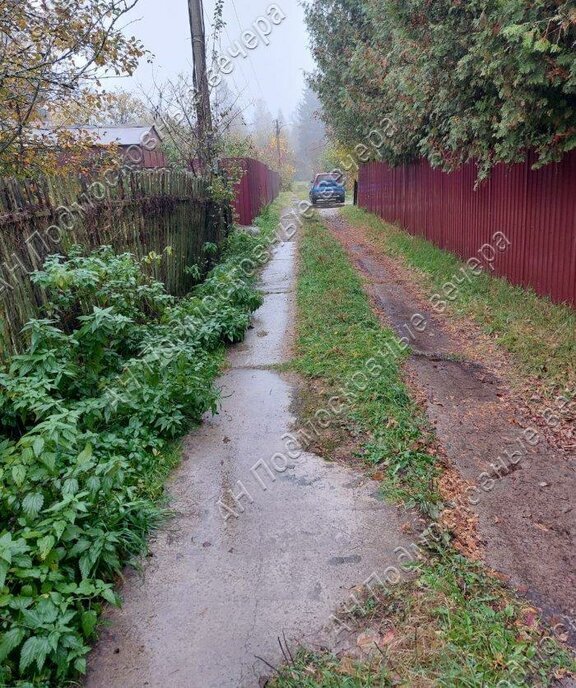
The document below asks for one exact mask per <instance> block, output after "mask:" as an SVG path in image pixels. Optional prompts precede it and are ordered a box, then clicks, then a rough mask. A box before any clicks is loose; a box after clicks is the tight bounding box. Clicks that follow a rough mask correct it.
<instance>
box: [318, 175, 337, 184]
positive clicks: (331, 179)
mask: <svg viewBox="0 0 576 688" xmlns="http://www.w3.org/2000/svg"><path fill="white" fill-rule="evenodd" d="M316 184H339V181H338V179H337V178H336V177H335V176H334V175H333V174H319V175H318V176H317V177H316Z"/></svg>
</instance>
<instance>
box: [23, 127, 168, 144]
mask: <svg viewBox="0 0 576 688" xmlns="http://www.w3.org/2000/svg"><path fill="white" fill-rule="evenodd" d="M56 131H67V132H70V133H74V132H78V133H79V134H80V133H85V134H87V135H88V136H90V137H91V138H92V139H93V140H94V143H95V144H96V145H100V146H110V145H111V144H116V145H118V146H139V145H141V144H142V141H143V138H144V136H146V135H147V134H149V133H150V132H153V133H154V134H155V135H156V136H157V137H158V139H160V140H161V139H162V137H161V136H160V134H159V133H158V131H157V130H156V128H155V127H154V126H138V127H112V126H106V127H94V126H91V125H77V126H73V127H43V128H39V129H35V130H34V132H33V133H34V134H35V135H37V136H51V135H52V134H54V132H56Z"/></svg>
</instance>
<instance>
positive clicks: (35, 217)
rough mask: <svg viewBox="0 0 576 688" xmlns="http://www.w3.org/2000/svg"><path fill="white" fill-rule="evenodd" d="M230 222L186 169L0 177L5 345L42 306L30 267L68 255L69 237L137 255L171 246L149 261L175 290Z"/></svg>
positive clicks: (0, 306)
mask: <svg viewBox="0 0 576 688" xmlns="http://www.w3.org/2000/svg"><path fill="white" fill-rule="evenodd" d="M229 222H230V211H229V210H228V209H227V208H225V207H223V206H220V205H217V204H215V203H214V202H212V201H211V200H210V199H209V197H208V194H207V193H206V189H205V185H204V182H202V180H200V179H198V178H197V177H194V176H192V175H191V174H189V173H187V172H174V171H168V170H150V171H137V172H125V173H123V174H118V173H114V174H109V175H104V176H103V177H102V178H99V179H88V178H80V177H71V178H62V177H45V178H42V179H40V180H35V181H15V180H10V179H3V180H0V319H1V322H0V336H1V337H2V351H14V350H18V349H19V348H20V346H21V343H22V338H21V334H20V332H21V329H22V327H23V326H24V325H25V324H26V322H27V321H28V320H29V319H30V318H33V317H38V315H39V314H40V313H41V310H42V309H41V307H42V305H43V304H44V303H45V295H44V294H43V293H42V291H41V290H40V289H39V288H38V287H36V286H34V285H33V283H32V281H31V280H30V273H31V272H33V271H34V270H39V269H40V268H41V267H42V265H43V263H44V260H45V258H46V257H47V256H49V255H52V254H60V255H66V252H67V251H68V250H69V249H70V247H71V246H72V245H74V244H80V245H82V246H84V247H85V248H86V249H87V250H89V249H94V248H97V247H99V246H103V245H110V246H113V247H114V249H115V250H116V251H117V252H130V253H133V254H134V255H135V256H136V257H137V258H143V257H145V256H148V255H149V254H150V253H151V252H155V253H157V254H162V253H163V252H164V251H165V249H167V248H168V247H171V249H172V251H169V252H166V253H165V255H164V256H163V259H162V260H161V261H159V262H153V263H151V265H150V268H149V269H150V270H151V271H152V272H153V273H154V276H155V277H156V278H157V279H160V280H161V281H163V282H164V283H165V284H166V286H167V288H168V290H169V291H170V292H171V293H173V294H177V295H180V294H183V293H186V292H187V291H188V290H189V289H190V287H191V286H192V284H193V282H192V278H191V277H190V275H189V274H188V272H187V271H186V269H185V268H186V267H188V266H190V265H194V264H198V263H199V262H200V261H201V260H202V259H203V251H202V249H203V247H204V244H205V243H206V242H212V243H216V244H218V243H220V241H221V240H222V239H223V238H224V236H225V234H226V231H227V228H228V226H229Z"/></svg>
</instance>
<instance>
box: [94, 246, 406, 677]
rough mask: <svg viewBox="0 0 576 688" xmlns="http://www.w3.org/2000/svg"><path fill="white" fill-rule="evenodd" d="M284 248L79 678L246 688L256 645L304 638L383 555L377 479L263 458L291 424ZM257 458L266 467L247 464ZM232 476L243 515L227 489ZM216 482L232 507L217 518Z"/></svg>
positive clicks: (384, 517)
mask: <svg viewBox="0 0 576 688" xmlns="http://www.w3.org/2000/svg"><path fill="white" fill-rule="evenodd" d="M295 259H296V246H295V244H294V243H293V242H291V243H287V244H284V245H283V246H281V247H280V248H279V250H278V251H277V252H276V253H275V256H274V258H273V259H272V261H271V262H270V263H269V264H268V266H267V268H266V269H265V271H264V274H263V279H262V281H263V289H264V291H265V292H266V300H265V303H264V306H263V307H262V308H261V309H260V310H259V311H258V313H257V314H256V315H255V320H254V329H252V330H251V331H250V332H249V334H248V337H247V339H246V341H245V343H244V344H242V345H240V346H238V347H235V348H234V349H233V350H232V351H231V353H230V359H229V360H230V369H229V370H228V372H227V373H226V374H225V375H224V376H223V377H222V378H221V381H220V384H221V387H222V390H223V391H222V408H221V412H220V414H219V415H218V416H216V417H214V418H207V419H206V422H205V424H204V425H203V426H202V427H201V428H200V429H199V430H198V431H197V432H194V433H193V434H192V435H191V436H190V437H189V438H187V440H186V444H185V456H184V463H183V465H182V467H181V468H180V469H179V470H178V471H177V472H176V474H175V475H174V478H173V480H172V481H171V485H170V493H171V496H172V506H173V508H174V510H175V511H176V514H177V516H176V518H175V519H174V520H173V521H171V522H170V524H169V526H168V527H167V529H166V530H165V531H163V532H162V533H160V534H159V536H158V537H157V538H156V540H155V542H154V543H153V544H152V556H151V557H150V558H149V559H148V563H147V564H146V567H145V570H144V573H143V576H139V575H138V574H136V573H129V574H128V575H127V580H126V583H125V585H124V589H123V591H122V592H123V597H124V601H125V602H124V606H123V608H122V609H121V610H112V611H111V612H110V613H109V615H108V621H109V623H110V626H109V628H108V629H107V630H105V631H104V633H103V635H102V638H101V642H100V643H99V645H98V646H97V647H96V649H95V651H94V653H93V655H92V657H91V661H90V671H89V676H88V679H87V685H88V687H89V688H116V687H117V688H142V687H143V686H149V687H152V688H257V687H258V686H259V685H260V678H261V677H262V676H263V675H267V674H268V673H269V670H268V668H267V666H266V664H265V663H264V662H263V661H261V660H259V659H257V657H261V658H263V659H264V660H266V662H269V663H270V664H272V665H277V664H278V663H279V662H280V661H281V660H282V654H281V652H280V648H279V644H278V638H279V637H283V635H284V634H285V635H286V637H287V638H288V639H289V641H293V642H295V643H296V642H306V641H308V640H311V639H313V638H317V634H318V632H319V631H320V629H321V628H322V627H323V626H325V625H326V624H327V622H328V621H329V619H330V616H331V614H332V613H333V612H334V611H335V610H336V608H337V606H338V605H340V604H341V603H345V602H347V601H348V600H349V598H350V594H351V588H353V587H354V586H356V585H358V584H360V583H362V582H363V581H365V580H366V579H368V578H370V576H371V575H372V574H374V573H377V574H378V575H380V576H381V575H382V572H383V571H384V570H385V569H386V568H387V567H388V566H390V565H394V564H396V565H397V557H396V555H395V553H394V550H395V549H396V548H397V547H399V546H401V545H403V544H406V543H405V542H404V540H403V537H402V536H401V535H400V532H401V522H400V516H399V514H398V513H397V511H396V509H395V508H393V507H391V506H389V505H387V504H385V503H383V502H382V501H381V500H380V499H379V498H378V495H377V491H378V485H377V483H375V482H372V481H369V480H367V479H366V478H364V477H363V476H361V475H358V474H357V473H355V472H354V471H352V470H349V469H346V468H343V467H342V466H339V465H335V464H329V463H327V462H326V461H324V460H322V459H320V458H318V457H316V456H313V455H305V456H303V457H300V458H298V459H297V460H295V461H292V462H291V463H290V465H289V467H288V468H285V466H284V465H283V462H282V460H281V459H279V457H277V456H276V457H275V455H276V454H277V453H279V452H280V453H284V454H285V453H286V444H285V440H284V439H283V437H284V436H285V434H286V433H288V432H290V430H291V429H293V426H294V423H295V418H294V417H293V415H292V412H291V410H290V409H291V404H292V400H293V395H294V388H293V386H292V385H291V383H290V380H289V379H287V378H285V377H284V376H282V375H280V374H278V373H277V372H275V371H274V370H273V369H271V366H273V365H275V364H279V363H283V362H285V361H287V360H289V357H290V344H291V333H292V332H293V329H294V303H293V302H294V294H293V291H294V276H295ZM260 461H265V462H266V463H267V465H268V466H269V471H267V470H264V469H262V467H261V468H260V470H257V471H256V473H254V472H253V471H252V468H253V467H254V466H255V465H256V464H257V463H258V462H260ZM274 466H276V467H277V469H279V470H277V469H276V468H274ZM258 476H260V480H259V479H258ZM238 481H240V482H241V483H242V484H243V486H244V487H245V488H246V491H247V492H248V493H249V494H250V498H248V497H244V498H242V499H241V502H240V503H241V505H242V509H243V510H244V511H243V513H240V509H239V508H238V506H237V504H236V503H235V502H234V501H233V500H232V498H231V497H230V493H229V491H230V490H233V491H234V494H236V495H238V494H239V493H240V492H241V491H242V487H241V486H239V485H238ZM260 481H262V483H263V484H264V485H265V487H266V490H264V489H263V486H262V484H261V482H260ZM224 494H228V499H227V500H225V503H226V504H228V505H229V507H230V508H231V509H233V510H235V512H236V514H237V515H238V518H236V517H234V516H231V517H230V518H228V519H227V520H225V519H224V518H223V515H222V513H221V511H222V510H221V509H220V508H219V507H218V501H219V500H220V499H221V497H222V495H224ZM225 513H226V512H225Z"/></svg>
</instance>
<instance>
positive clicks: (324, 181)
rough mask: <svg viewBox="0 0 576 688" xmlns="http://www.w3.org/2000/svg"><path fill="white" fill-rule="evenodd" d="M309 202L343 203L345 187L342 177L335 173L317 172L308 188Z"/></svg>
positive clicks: (313, 203) (314, 203) (315, 203)
mask: <svg viewBox="0 0 576 688" xmlns="http://www.w3.org/2000/svg"><path fill="white" fill-rule="evenodd" d="M310 202H311V203H312V205H317V204H318V203H345V202H346V189H345V188H344V184H343V183H342V178H341V177H340V176H339V175H336V174H330V173H326V172H324V173H322V174H317V175H316V177H315V178H314V181H313V182H312V188H311V189H310Z"/></svg>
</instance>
